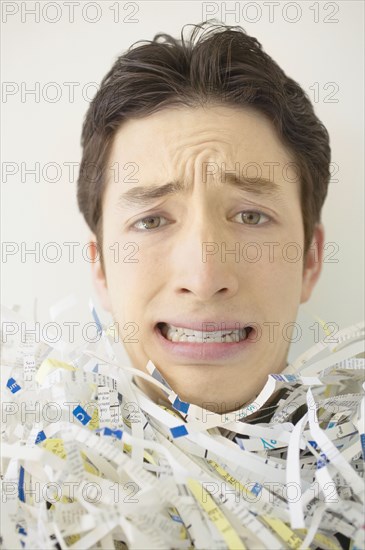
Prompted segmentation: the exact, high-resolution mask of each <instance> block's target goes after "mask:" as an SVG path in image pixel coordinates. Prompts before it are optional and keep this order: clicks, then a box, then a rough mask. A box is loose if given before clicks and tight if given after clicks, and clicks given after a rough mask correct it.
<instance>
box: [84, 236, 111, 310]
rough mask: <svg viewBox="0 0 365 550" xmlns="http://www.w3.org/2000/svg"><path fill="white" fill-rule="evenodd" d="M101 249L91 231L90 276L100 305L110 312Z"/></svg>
mask: <svg viewBox="0 0 365 550" xmlns="http://www.w3.org/2000/svg"><path fill="white" fill-rule="evenodd" d="M101 252H102V251H101V249H100V246H99V245H98V243H97V240H96V237H95V235H94V234H93V233H92V234H91V236H90V240H89V255H90V262H91V263H90V265H91V276H92V280H93V284H94V288H95V290H96V292H97V294H98V297H99V300H100V303H101V306H102V308H103V309H105V310H106V311H109V312H110V313H111V304H110V298H109V292H108V287H107V282H106V276H105V273H104V268H103V265H102V262H101Z"/></svg>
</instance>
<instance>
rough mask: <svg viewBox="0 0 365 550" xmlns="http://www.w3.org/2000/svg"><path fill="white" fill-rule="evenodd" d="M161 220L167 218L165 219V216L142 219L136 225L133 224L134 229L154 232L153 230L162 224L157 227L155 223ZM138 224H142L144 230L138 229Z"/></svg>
mask: <svg viewBox="0 0 365 550" xmlns="http://www.w3.org/2000/svg"><path fill="white" fill-rule="evenodd" d="M161 219H166V218H163V216H147V217H146V218H142V219H140V220H138V221H137V222H136V223H135V224H133V227H136V228H137V229H138V230H140V231H152V230H153V229H158V228H159V227H160V224H158V225H156V224H154V221H156V220H161ZM138 224H142V225H143V229H141V228H140V227H137V225H138ZM151 225H152V227H151Z"/></svg>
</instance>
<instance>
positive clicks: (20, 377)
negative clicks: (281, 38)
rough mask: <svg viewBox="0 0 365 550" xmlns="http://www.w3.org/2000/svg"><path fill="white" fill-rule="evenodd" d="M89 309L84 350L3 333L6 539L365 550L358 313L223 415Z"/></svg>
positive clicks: (43, 544) (17, 542)
mask: <svg viewBox="0 0 365 550" xmlns="http://www.w3.org/2000/svg"><path fill="white" fill-rule="evenodd" d="M2 317H3V326H4V322H8V323H13V325H8V327H9V326H18V325H17V324H19V323H20V322H22V319H21V318H19V317H18V314H17V313H16V312H14V311H13V310H10V309H7V308H3V310H2ZM92 317H93V322H95V325H96V327H97V330H98V331H99V335H100V338H99V340H98V341H97V342H95V343H87V344H86V343H84V344H83V345H82V346H75V345H73V346H70V345H67V342H57V344H56V345H52V343H50V341H49V340H48V341H46V340H38V339H37V338H36V337H35V334H34V331H33V332H32V331H28V332H27V331H26V330H25V331H24V330H22V331H16V330H12V331H9V330H8V329H7V331H6V334H5V335H4V330H3V334H2V347H3V353H2V364H1V385H2V387H1V391H2V450H1V452H2V505H1V509H2V529H1V531H2V533H1V534H2V544H3V547H4V548H7V549H18V548H19V549H21V548H24V549H28V548H29V549H30V548H44V549H46V548H61V549H68V548H72V549H75V550H76V549H84V548H85V549H87V548H101V549H107V548H108V549H114V548H121V549H124V548H128V549H137V548H138V549H142V548H143V549H159V550H160V549H189V548H197V549H204V550H205V549H208V548H209V549H211V550H213V549H219V550H223V549H230V550H237V549H244V548H248V549H251V548H252V549H253V548H260V549H264V548H267V549H270V550H275V549H276V550H281V549H285V548H288V549H300V548H301V549H305V548H314V549H315V548H323V549H328V550H341V548H342V547H343V546H342V544H343V541H344V540H345V541H346V540H347V542H348V543H349V544H350V548H351V550H359V549H361V548H364V508H363V506H364V483H363V467H364V458H365V433H364V431H365V428H364V420H365V398H364V392H363V389H364V384H363V380H364V366H365V359H364V324H362V323H359V324H356V325H354V326H352V327H350V328H348V329H346V330H342V331H341V332H340V333H338V334H337V342H336V343H334V342H326V339H324V340H323V341H322V342H320V343H318V344H316V345H315V346H314V347H312V348H311V349H310V350H309V351H307V352H306V353H305V354H303V355H301V356H300V357H299V358H298V359H297V360H296V361H294V362H293V363H292V364H291V365H289V366H288V367H287V368H286V369H285V370H284V371H283V372H282V373H281V374H271V375H269V376H268V379H267V382H266V384H265V386H264V388H263V389H262V391H261V392H260V394H259V395H258V396H257V397H256V398H255V401H254V402H253V403H251V404H250V405H248V406H245V407H243V408H241V409H239V410H236V411H233V412H229V413H226V414H217V413H214V412H211V411H209V410H206V409H203V408H200V407H198V406H196V405H194V404H190V403H186V402H184V401H182V400H181V399H180V398H179V396H178V395H176V393H174V391H173V390H172V389H171V387H170V386H169V384H168V383H167V382H166V381H165V380H164V378H163V377H162V375H161V374H160V373H159V371H158V370H157V368H156V366H155V365H154V364H153V363H152V361H149V362H148V364H147V366H146V369H147V371H148V373H149V374H146V373H142V372H141V371H140V370H137V369H133V368H132V367H129V366H126V365H125V364H123V361H121V360H120V357H121V349H122V345H121V344H120V343H118V342H115V341H114V339H113V338H112V336H111V332H110V330H109V329H108V327H105V326H103V325H102V323H101V322H100V320H99V318H98V316H97V313H96V311H95V308H94V307H92ZM23 325H24V324H23ZM23 328H24V326H23ZM138 377H142V378H144V379H145V380H148V381H150V382H151V383H152V384H154V386H156V387H157V388H160V389H161V390H162V391H163V392H164V394H165V395H166V398H167V400H168V401H169V403H170V406H169V407H168V406H163V405H161V404H157V403H155V402H154V401H152V400H151V399H150V398H149V397H148V396H147V395H146V394H145V393H144V392H143V391H142V390H141V389H140V388H139V387H138V385H137V384H136V381H137V379H138ZM273 397H274V398H275V399H273ZM272 403H274V404H272Z"/></svg>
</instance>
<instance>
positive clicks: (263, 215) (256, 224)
mask: <svg viewBox="0 0 365 550" xmlns="http://www.w3.org/2000/svg"><path fill="white" fill-rule="evenodd" d="M239 214H259V215H260V216H261V217H264V218H267V221H272V220H271V218H270V217H269V216H268V215H267V214H264V213H263V212H260V211H259V210H242V211H241V212H238V214H236V216H238V215H239ZM149 218H164V216H159V215H157V214H151V215H150V216H146V217H145V218H141V219H139V220H137V221H136V222H135V223H134V224H133V225H132V226H131V227H132V228H135V229H136V231H141V232H148V233H150V232H153V231H157V229H160V228H161V227H163V225H162V226H161V225H160V226H159V227H155V228H153V229H145V228H144V229H138V228H136V225H137V224H138V223H141V222H143V221H145V220H148V219H149ZM164 219H166V218H164ZM267 221H266V222H264V223H242V225H248V226H250V225H251V226H253V227H256V226H258V225H265V224H266V223H267ZM165 225H167V224H165Z"/></svg>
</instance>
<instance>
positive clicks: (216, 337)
mask: <svg viewBox="0 0 365 550" xmlns="http://www.w3.org/2000/svg"><path fill="white" fill-rule="evenodd" d="M162 334H163V335H164V336H165V338H167V340H170V341H171V342H190V343H198V344H199V343H200V344H201V343H203V342H204V343H211V342H214V343H224V342H236V343H237V342H241V341H242V340H245V339H246V338H247V331H246V330H245V329H244V328H242V329H238V330H216V331H214V332H206V331H201V330H191V329H187V328H179V327H174V326H172V325H168V324H166V323H165V324H164V325H163V327H162Z"/></svg>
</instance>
